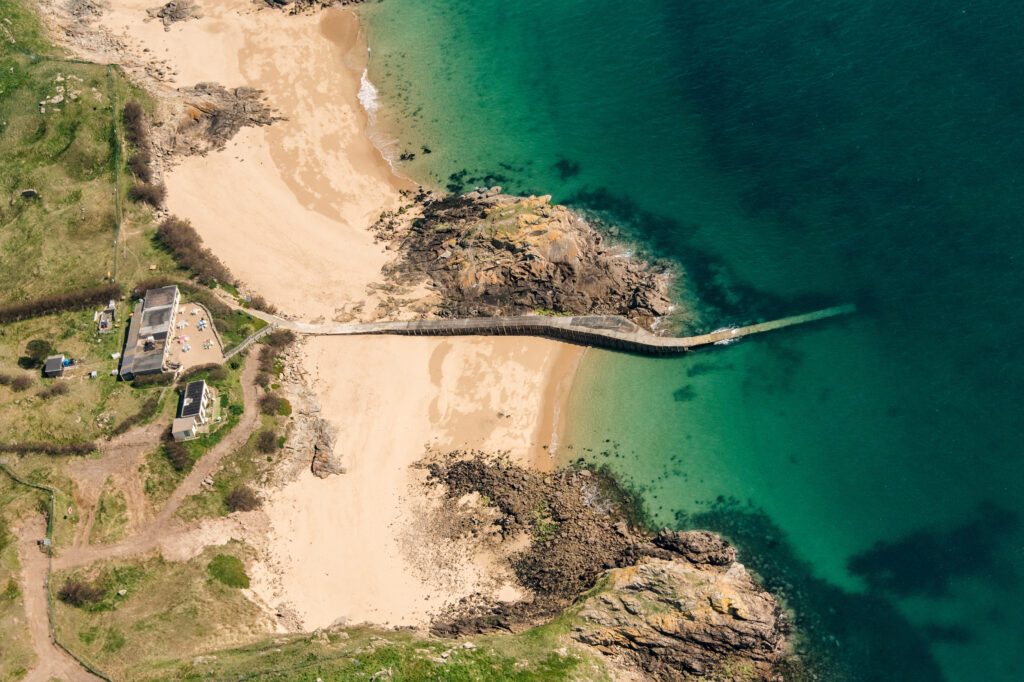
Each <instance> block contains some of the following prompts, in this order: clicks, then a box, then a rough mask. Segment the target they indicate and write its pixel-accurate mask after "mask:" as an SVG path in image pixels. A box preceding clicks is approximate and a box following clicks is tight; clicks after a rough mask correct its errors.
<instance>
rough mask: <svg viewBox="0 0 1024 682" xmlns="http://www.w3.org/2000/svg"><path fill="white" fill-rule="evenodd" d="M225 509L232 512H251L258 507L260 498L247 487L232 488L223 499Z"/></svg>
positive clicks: (243, 485)
mask: <svg viewBox="0 0 1024 682" xmlns="http://www.w3.org/2000/svg"><path fill="white" fill-rule="evenodd" d="M225 503H226V505H227V508H228V509H229V510H231V511H233V512H238V511H252V510H254V509H258V508H259V506H260V498H259V497H258V496H257V495H256V491H254V490H253V489H252V488H250V487H249V486H247V485H245V484H242V485H237V486H235V487H234V488H232V490H231V492H230V493H228V496H227V499H225Z"/></svg>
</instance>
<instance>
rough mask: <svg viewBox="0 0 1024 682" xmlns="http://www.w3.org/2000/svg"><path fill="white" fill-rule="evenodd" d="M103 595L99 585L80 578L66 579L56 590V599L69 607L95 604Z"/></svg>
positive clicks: (103, 592) (103, 591)
mask: <svg viewBox="0 0 1024 682" xmlns="http://www.w3.org/2000/svg"><path fill="white" fill-rule="evenodd" d="M104 594H105V590H104V589H103V588H102V587H100V586H99V585H94V584H93V583H91V582H88V581H86V580H82V579H80V578H68V579H67V580H65V581H64V584H63V585H61V587H60V589H59V590H57V599H60V600H61V601H62V602H64V603H65V604H70V605H71V606H85V605H86V604H96V603H98V602H99V601H100V600H101V599H103V596H104Z"/></svg>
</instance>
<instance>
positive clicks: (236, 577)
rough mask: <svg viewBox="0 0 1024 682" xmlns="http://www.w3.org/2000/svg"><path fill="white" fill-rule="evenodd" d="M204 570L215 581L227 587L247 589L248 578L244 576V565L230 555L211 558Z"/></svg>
mask: <svg viewBox="0 0 1024 682" xmlns="http://www.w3.org/2000/svg"><path fill="white" fill-rule="evenodd" d="M206 570H208V571H209V572H210V575H211V576H213V577H214V578H215V579H216V580H219V581H220V582H222V583H224V584H225V585H227V586H228V587H249V576H247V575H246V574H245V564H243V563H242V560H241V559H239V558H238V557H234V556H231V555H230V554H218V555H217V556H215V557H213V560H212V561H210V564H209V566H207V567H206Z"/></svg>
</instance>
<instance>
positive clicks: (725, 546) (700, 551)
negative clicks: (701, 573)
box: [654, 529, 736, 566]
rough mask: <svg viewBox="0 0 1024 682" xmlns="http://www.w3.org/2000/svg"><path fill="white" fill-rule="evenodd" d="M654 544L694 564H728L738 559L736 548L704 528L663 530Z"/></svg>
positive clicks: (656, 537)
mask: <svg viewBox="0 0 1024 682" xmlns="http://www.w3.org/2000/svg"><path fill="white" fill-rule="evenodd" d="M654 544H655V545H657V546H658V547H661V548H662V549H667V550H669V551H670V552H673V553H675V554H678V555H680V556H682V557H683V558H685V559H686V560H687V561H689V562H690V563H692V564H699V565H709V566H728V565H730V564H732V563H733V562H735V561H736V548H735V547H733V546H732V545H730V544H729V543H728V542H726V541H725V540H724V539H722V538H721V537H719V536H717V535H715V534H714V533H709V532H707V531H703V530H691V531H685V532H684V531H670V530H668V529H664V530H662V531H661V532H660V533H658V535H657V536H655V538H654Z"/></svg>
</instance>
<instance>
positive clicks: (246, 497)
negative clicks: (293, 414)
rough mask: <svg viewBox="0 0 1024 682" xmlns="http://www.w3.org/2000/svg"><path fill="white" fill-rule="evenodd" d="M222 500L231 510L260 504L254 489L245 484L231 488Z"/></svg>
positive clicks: (256, 506) (240, 509)
mask: <svg viewBox="0 0 1024 682" xmlns="http://www.w3.org/2000/svg"><path fill="white" fill-rule="evenodd" d="M271 435H273V434H271ZM224 502H225V503H226V504H227V506H228V509H230V510H231V511H233V512H237V511H252V510H253V509H258V508H259V506H260V498H259V497H257V495H256V491H254V490H253V489H252V488H250V487H249V486H247V485H245V484H242V485H236V486H235V487H234V488H232V489H231V492H230V493H228V496H227V497H226V498H225V499H224Z"/></svg>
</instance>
